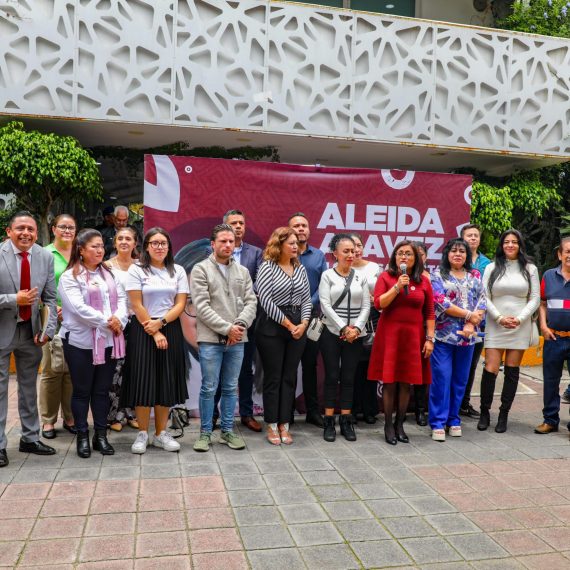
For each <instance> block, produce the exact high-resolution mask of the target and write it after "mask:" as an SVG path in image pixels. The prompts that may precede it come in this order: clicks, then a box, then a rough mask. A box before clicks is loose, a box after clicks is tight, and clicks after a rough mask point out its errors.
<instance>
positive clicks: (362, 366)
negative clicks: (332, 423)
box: [352, 349, 379, 416]
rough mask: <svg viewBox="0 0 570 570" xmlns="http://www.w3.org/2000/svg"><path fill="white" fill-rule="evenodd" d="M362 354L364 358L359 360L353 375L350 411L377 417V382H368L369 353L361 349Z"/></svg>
mask: <svg viewBox="0 0 570 570" xmlns="http://www.w3.org/2000/svg"><path fill="white" fill-rule="evenodd" d="M362 354H366V358H365V359H364V358H362V357H361V358H360V361H359V362H358V366H357V367H356V372H355V374H354V400H353V404H352V411H353V413H355V414H359V413H360V414H364V415H365V416H377V415H378V412H379V410H378V396H377V395H376V394H377V390H378V382H371V381H370V380H368V365H369V363H370V351H368V350H365V349H363V351H362Z"/></svg>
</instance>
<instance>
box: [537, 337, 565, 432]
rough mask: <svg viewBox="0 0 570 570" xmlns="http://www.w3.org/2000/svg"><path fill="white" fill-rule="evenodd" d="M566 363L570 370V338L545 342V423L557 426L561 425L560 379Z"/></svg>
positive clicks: (543, 413)
mask: <svg viewBox="0 0 570 570" xmlns="http://www.w3.org/2000/svg"><path fill="white" fill-rule="evenodd" d="M564 362H566V366H568V370H570V338H568V337H561V336H557V337H556V340H547V341H545V342H544V348H543V353H542V374H543V378H544V395H543V400H544V408H542V415H543V416H544V423H547V424H550V425H552V426H557V425H558V424H559V423H560V415H559V412H560V394H559V390H560V378H561V376H562V369H563V368H564Z"/></svg>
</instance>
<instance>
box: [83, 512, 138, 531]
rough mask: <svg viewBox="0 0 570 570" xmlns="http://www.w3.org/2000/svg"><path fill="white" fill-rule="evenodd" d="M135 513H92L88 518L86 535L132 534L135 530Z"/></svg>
mask: <svg viewBox="0 0 570 570" xmlns="http://www.w3.org/2000/svg"><path fill="white" fill-rule="evenodd" d="M135 522H136V519H135V514H134V513H109V514H104V515H92V516H90V517H88V519H87V526H86V527H85V536H105V535H119V534H132V533H134V532H135Z"/></svg>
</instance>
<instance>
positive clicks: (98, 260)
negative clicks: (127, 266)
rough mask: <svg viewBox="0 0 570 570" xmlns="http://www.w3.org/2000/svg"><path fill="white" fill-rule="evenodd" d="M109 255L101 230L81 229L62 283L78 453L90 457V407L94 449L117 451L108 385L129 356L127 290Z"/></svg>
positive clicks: (107, 452) (65, 347) (65, 346)
mask: <svg viewBox="0 0 570 570" xmlns="http://www.w3.org/2000/svg"><path fill="white" fill-rule="evenodd" d="M104 254H105V249H104V245H103V238H102V237H101V234H100V233H99V232H98V231H97V230H92V229H85V230H81V231H80V232H79V233H78V234H77V237H76V239H75V241H74V243H73V247H72V252H71V257H70V259H69V265H68V269H67V270H66V271H65V272H64V273H63V274H62V276H61V277H60V280H59V286H58V292H59V297H60V299H61V306H62V315H63V322H62V325H61V329H60V331H59V335H60V336H61V338H62V340H63V350H64V353H65V359H66V361H67V364H68V366H69V371H70V373H71V382H72V384H73V394H72V397H71V409H72V412H73V417H74V418H75V425H76V427H77V455H78V456H79V457H83V458H86V457H90V455H91V448H90V446H89V428H88V424H87V415H88V413H89V407H91V413H92V414H93V423H94V427H95V435H94V437H93V449H94V450H96V451H99V452H101V453H102V454H103V455H113V454H114V453H115V450H114V449H113V447H112V446H111V445H110V444H109V442H108V441H107V414H108V413H109V388H110V387H111V383H112V381H113V374H114V371H115V365H116V360H117V359H118V358H123V357H124V356H125V338H124V336H123V328H124V327H125V325H126V323H127V319H128V310H127V301H126V294H125V290H124V288H123V286H122V285H121V284H120V283H119V282H118V281H116V280H115V278H114V277H113V273H112V272H111V271H110V270H109V269H107V268H106V267H105V265H104V264H103V256H104Z"/></svg>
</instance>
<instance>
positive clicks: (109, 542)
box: [79, 534, 135, 562]
mask: <svg viewBox="0 0 570 570" xmlns="http://www.w3.org/2000/svg"><path fill="white" fill-rule="evenodd" d="M134 545H135V537H134V536H132V535H126V534H125V535H120V536H94V537H87V538H84V539H83V542H82V545H81V551H80V553H79V560H80V561H81V562H91V561H99V560H123V559H125V558H132V557H133V553H134Z"/></svg>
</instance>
